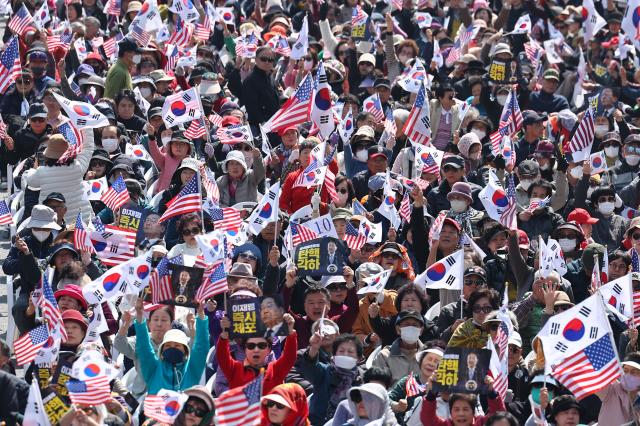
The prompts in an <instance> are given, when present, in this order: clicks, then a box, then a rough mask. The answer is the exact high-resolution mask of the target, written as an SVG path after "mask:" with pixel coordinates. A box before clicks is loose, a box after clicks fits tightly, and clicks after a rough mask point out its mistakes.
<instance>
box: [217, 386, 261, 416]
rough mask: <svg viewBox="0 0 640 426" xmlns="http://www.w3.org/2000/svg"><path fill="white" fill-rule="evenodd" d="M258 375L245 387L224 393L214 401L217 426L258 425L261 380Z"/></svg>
mask: <svg viewBox="0 0 640 426" xmlns="http://www.w3.org/2000/svg"><path fill="white" fill-rule="evenodd" d="M263 379H264V375H263V374H260V375H258V377H256V378H255V379H254V380H253V381H251V382H249V383H248V384H246V385H245V386H242V387H237V388H234V389H231V390H228V391H226V392H224V393H223V394H222V395H220V398H218V399H216V400H215V401H214V402H215V406H216V415H215V418H214V423H215V424H216V425H218V426H253V425H256V426H257V425H259V424H260V397H261V396H262V395H261V392H262V380H263Z"/></svg>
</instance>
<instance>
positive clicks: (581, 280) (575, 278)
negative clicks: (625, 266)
mask: <svg viewBox="0 0 640 426" xmlns="http://www.w3.org/2000/svg"><path fill="white" fill-rule="evenodd" d="M605 253H606V248H605V247H604V246H603V245H602V244H598V243H593V244H589V245H588V246H587V247H585V249H584V251H583V252H582V257H581V258H580V259H576V260H574V261H573V262H570V263H568V264H567V273H566V274H564V278H565V279H566V280H568V281H569V282H570V283H571V289H572V291H573V296H574V297H573V299H574V301H575V302H576V303H580V302H582V301H583V300H585V299H586V298H587V297H589V296H590V295H591V294H590V291H589V290H590V284H591V273H592V272H593V268H594V267H595V256H597V258H598V264H599V266H600V270H601V271H602V268H603V267H604V256H605Z"/></svg>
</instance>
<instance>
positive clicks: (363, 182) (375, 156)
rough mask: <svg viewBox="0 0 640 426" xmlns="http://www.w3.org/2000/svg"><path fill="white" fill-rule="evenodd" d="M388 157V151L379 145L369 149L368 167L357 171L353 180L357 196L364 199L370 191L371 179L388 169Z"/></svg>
mask: <svg viewBox="0 0 640 426" xmlns="http://www.w3.org/2000/svg"><path fill="white" fill-rule="evenodd" d="M388 158H389V157H388V151H387V150H386V149H384V148H383V147H381V146H379V145H375V146H371V147H369V148H368V149H367V169H366V170H363V171H361V172H360V173H357V174H356V175H355V176H354V177H353V180H352V181H353V189H354V191H355V193H356V198H358V199H362V198H363V197H364V196H365V195H367V194H368V193H369V179H370V178H371V177H372V176H374V175H376V174H378V173H384V172H385V170H387V165H388Z"/></svg>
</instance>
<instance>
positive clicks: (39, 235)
mask: <svg viewBox="0 0 640 426" xmlns="http://www.w3.org/2000/svg"><path fill="white" fill-rule="evenodd" d="M31 234H33V236H34V237H35V239H36V240H38V241H40V242H43V241H44V240H46V239H47V238H49V235H51V231H31Z"/></svg>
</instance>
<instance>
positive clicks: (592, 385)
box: [552, 333, 620, 400]
mask: <svg viewBox="0 0 640 426" xmlns="http://www.w3.org/2000/svg"><path fill="white" fill-rule="evenodd" d="M611 339H612V337H611V336H610V334H609V333H606V334H605V335H603V336H602V337H600V338H599V339H598V340H596V341H595V342H593V343H591V344H590V345H589V346H587V347H586V348H584V349H583V350H581V351H579V352H577V353H576V354H574V355H571V356H569V357H568V358H566V359H565V360H564V361H562V362H561V363H560V364H558V365H556V366H555V368H554V370H553V373H552V374H553V376H554V377H555V378H556V379H557V380H558V381H559V382H560V383H561V384H562V385H563V386H564V387H566V388H567V389H569V390H570V391H571V393H573V394H574V395H575V397H576V399H578V400H581V399H583V398H585V397H587V396H589V395H592V394H594V393H596V392H598V391H599V390H600V389H603V388H604V387H606V386H607V385H609V384H611V383H613V382H615V381H616V380H618V378H619V377H620V364H619V362H618V358H617V356H616V352H615V350H614V349H613V345H612V344H611Z"/></svg>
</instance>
